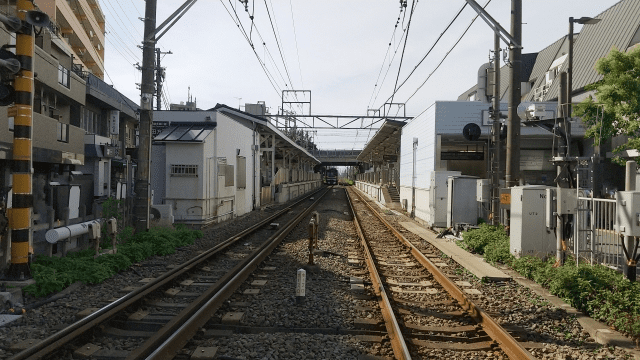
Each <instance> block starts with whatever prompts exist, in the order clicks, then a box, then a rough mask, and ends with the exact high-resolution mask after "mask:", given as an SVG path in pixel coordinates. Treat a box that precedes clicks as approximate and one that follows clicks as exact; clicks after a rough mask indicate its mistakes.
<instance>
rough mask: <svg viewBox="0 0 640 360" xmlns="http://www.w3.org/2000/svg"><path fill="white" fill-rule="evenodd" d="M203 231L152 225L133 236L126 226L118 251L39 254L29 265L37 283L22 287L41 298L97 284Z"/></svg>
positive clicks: (165, 252) (171, 249) (170, 252)
mask: <svg viewBox="0 0 640 360" xmlns="http://www.w3.org/2000/svg"><path fill="white" fill-rule="evenodd" d="M201 237H202V232H200V231H193V230H188V229H187V228H185V227H181V226H178V227H177V228H176V229H175V230H174V229H168V228H153V229H150V230H149V231H148V232H145V233H139V234H136V235H133V229H131V228H125V229H123V231H121V232H120V234H118V238H119V239H120V242H121V243H120V244H119V245H118V252H117V254H105V255H102V256H99V257H98V258H95V259H94V255H95V251H94V250H83V251H79V252H76V253H72V254H69V255H68V256H66V257H62V258H58V257H44V256H38V257H37V258H36V260H35V261H34V262H33V263H32V264H31V272H32V274H33V278H34V279H35V280H36V283H35V284H33V285H29V286H27V287H25V288H24V291H25V292H26V293H28V294H30V295H32V296H36V297H41V296H45V295H48V294H51V293H54V292H58V291H60V290H62V289H64V288H66V287H67V286H69V285H71V284H73V283H74V282H76V281H82V282H83V283H85V284H97V283H100V282H102V281H104V280H106V279H108V278H110V277H112V276H113V275H115V274H117V273H118V272H119V271H122V270H124V269H127V268H128V267H129V266H131V264H132V263H136V262H140V261H142V260H145V259H147V258H149V257H151V256H153V255H161V256H163V255H168V254H172V253H174V252H175V250H176V248H178V247H181V246H186V245H191V244H193V243H194V242H195V240H196V239H197V238H201Z"/></svg>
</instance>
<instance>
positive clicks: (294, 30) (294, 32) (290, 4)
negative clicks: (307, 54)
mask: <svg viewBox="0 0 640 360" xmlns="http://www.w3.org/2000/svg"><path fill="white" fill-rule="evenodd" d="M271 6H273V5H271ZM289 8H290V9H291V22H292V23H293V38H294V40H295V42H296V56H297V58H298V71H299V72H300V83H301V84H302V87H303V88H304V82H303V81H302V69H301V68H300V51H299V50H298V35H297V34H296V21H295V20H294V19H293V4H292V3H291V0H289Z"/></svg>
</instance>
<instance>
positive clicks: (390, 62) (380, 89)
mask: <svg viewBox="0 0 640 360" xmlns="http://www.w3.org/2000/svg"><path fill="white" fill-rule="evenodd" d="M406 13H407V12H406V11H405V12H404V14H405V15H406ZM405 15H403V17H402V23H403V24H404V16H405ZM406 34H407V28H403V30H402V36H400V40H399V42H398V46H397V47H396V48H395V50H394V52H393V56H392V57H391V60H390V61H389V66H388V67H387V71H386V72H385V73H384V77H383V78H382V82H381V83H380V84H379V85H380V86H379V87H378V93H377V94H376V97H375V98H374V99H373V102H372V103H371V106H373V104H375V102H376V100H378V96H380V93H382V85H383V84H384V82H385V81H386V80H387V75H389V70H391V64H393V61H394V60H395V59H396V55H397V54H398V50H399V49H400V44H402V39H404V37H405V35H406ZM393 38H394V36H392V37H391V39H393ZM383 66H384V64H383Z"/></svg>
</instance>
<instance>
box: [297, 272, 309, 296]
mask: <svg viewBox="0 0 640 360" xmlns="http://www.w3.org/2000/svg"><path fill="white" fill-rule="evenodd" d="M306 283H307V272H306V271H305V270H304V269H299V270H298V272H297V282H296V304H302V303H303V302H304V296H305V287H306Z"/></svg>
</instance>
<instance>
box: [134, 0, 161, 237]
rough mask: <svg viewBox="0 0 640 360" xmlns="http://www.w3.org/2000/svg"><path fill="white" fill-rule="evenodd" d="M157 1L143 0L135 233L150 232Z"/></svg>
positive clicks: (135, 187)
mask: <svg viewBox="0 0 640 360" xmlns="http://www.w3.org/2000/svg"><path fill="white" fill-rule="evenodd" d="M156 6H157V0H146V8H145V18H144V39H143V41H142V83H141V84H140V91H141V96H140V131H139V133H140V135H139V136H140V141H139V148H138V168H137V172H138V173H137V176H136V183H135V186H134V189H135V193H136V197H135V203H134V207H133V213H134V216H135V219H134V223H135V229H136V232H141V231H147V230H148V229H149V207H150V206H151V203H150V202H151V196H150V189H149V188H150V176H149V174H150V165H151V127H152V125H153V94H154V93H155V87H154V70H155V64H154V53H155V48H156V36H155V34H154V33H155V31H156Z"/></svg>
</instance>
